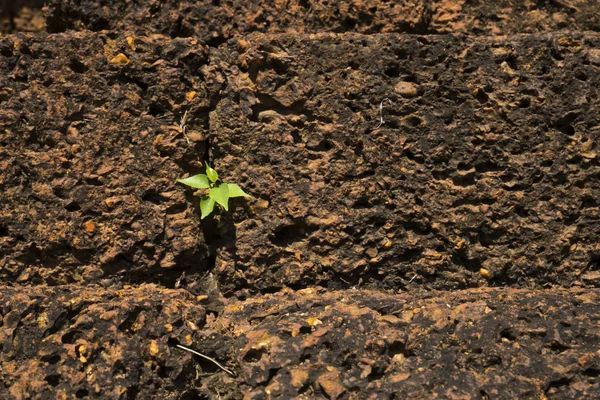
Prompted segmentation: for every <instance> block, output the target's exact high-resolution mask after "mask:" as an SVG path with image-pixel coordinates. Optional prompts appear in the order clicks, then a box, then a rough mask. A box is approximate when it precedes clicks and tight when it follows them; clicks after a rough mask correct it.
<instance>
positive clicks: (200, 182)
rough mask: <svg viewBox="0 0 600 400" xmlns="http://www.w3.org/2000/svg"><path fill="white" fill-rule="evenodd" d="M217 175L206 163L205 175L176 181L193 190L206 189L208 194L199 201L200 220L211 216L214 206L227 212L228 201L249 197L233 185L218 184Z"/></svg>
mask: <svg viewBox="0 0 600 400" xmlns="http://www.w3.org/2000/svg"><path fill="white" fill-rule="evenodd" d="M218 180H219V174H218V173H217V171H215V170H214V169H213V168H211V167H209V166H208V163H206V174H198V175H194V176H190V177H189V178H185V179H177V182H179V183H183V184H184V185H188V186H190V187H193V188H195V189H208V194H206V195H204V196H203V197H202V198H201V199H200V218H201V219H204V218H206V217H208V216H209V215H210V214H212V212H213V210H214V209H215V204H218V205H220V206H221V207H223V208H224V209H225V211H229V199H231V198H233V197H249V195H248V194H246V193H245V192H244V191H243V190H242V188H240V187H239V186H238V185H236V184H235V183H224V182H218V183H217V181H218Z"/></svg>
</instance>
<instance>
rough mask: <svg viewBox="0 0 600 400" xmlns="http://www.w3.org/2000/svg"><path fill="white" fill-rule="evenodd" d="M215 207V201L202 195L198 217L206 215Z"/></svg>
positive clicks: (202, 217) (201, 217)
mask: <svg viewBox="0 0 600 400" xmlns="http://www.w3.org/2000/svg"><path fill="white" fill-rule="evenodd" d="M214 208H215V201H214V200H213V199H211V198H210V197H208V196H207V197H203V198H202V199H201V200H200V219H204V218H206V217H208V216H209V215H210V214H211V213H212V212H213V210H214Z"/></svg>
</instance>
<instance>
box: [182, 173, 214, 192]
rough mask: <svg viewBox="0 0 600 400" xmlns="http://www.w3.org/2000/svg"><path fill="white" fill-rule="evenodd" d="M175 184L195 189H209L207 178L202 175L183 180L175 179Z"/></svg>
mask: <svg viewBox="0 0 600 400" xmlns="http://www.w3.org/2000/svg"><path fill="white" fill-rule="evenodd" d="M177 182H179V183H183V184H184V185H188V186H191V187H193V188H197V189H208V188H209V187H210V184H209V183H208V177H207V176H206V175H204V174H198V175H194V176H190V177H189V178H185V179H177Z"/></svg>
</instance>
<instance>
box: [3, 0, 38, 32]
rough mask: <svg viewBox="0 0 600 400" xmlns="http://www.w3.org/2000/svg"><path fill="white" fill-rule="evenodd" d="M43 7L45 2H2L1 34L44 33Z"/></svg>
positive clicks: (10, 0)
mask: <svg viewBox="0 0 600 400" xmlns="http://www.w3.org/2000/svg"><path fill="white" fill-rule="evenodd" d="M43 5H44V0H18V1H16V0H0V33H5V32H38V31H43V30H44V29H45V28H46V19H45V15H44V13H43V12H42V7H43Z"/></svg>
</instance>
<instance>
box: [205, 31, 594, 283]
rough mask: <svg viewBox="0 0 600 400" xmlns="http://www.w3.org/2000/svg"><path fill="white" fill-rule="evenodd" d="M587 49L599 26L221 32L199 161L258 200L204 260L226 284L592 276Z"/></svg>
mask: <svg viewBox="0 0 600 400" xmlns="http://www.w3.org/2000/svg"><path fill="white" fill-rule="evenodd" d="M599 49H600V35H598V34H586V35H581V34H564V35H563V34H552V35H547V34H539V35H535V36H523V37H511V38H498V39H493V38H489V39H487V38H486V39H483V38H477V39H473V38H469V37H461V36H436V37H433V36H430V37H423V36H399V35H369V36H364V35H352V34H343V35H333V34H322V35H317V36H304V37H302V36H298V35H286V36H281V35H277V36H264V35H254V36H250V37H247V38H245V39H242V40H233V41H232V42H230V43H229V46H228V47H225V46H223V47H220V48H219V49H217V50H216V51H215V52H214V55H211V59H213V60H217V59H224V60H226V62H225V63H221V65H222V69H221V73H222V74H223V76H224V78H226V79H227V80H228V84H227V87H226V89H225V90H224V91H223V93H222V95H221V99H220V100H219V103H218V105H217V107H216V110H215V111H214V112H213V113H211V123H210V129H211V135H212V137H214V140H213V142H212V150H211V151H212V153H211V154H212V158H213V159H214V160H215V165H216V166H217V168H218V169H220V170H223V171H228V173H229V174H230V175H232V176H235V177H236V178H237V179H238V180H240V181H241V182H242V184H243V186H244V187H246V188H248V191H249V193H252V194H253V195H254V196H256V197H258V198H260V199H261V200H262V203H263V205H264V210H255V209H252V210H251V211H252V212H251V213H248V214H243V215H242V216H241V217H240V218H239V221H240V222H239V224H237V225H236V236H235V246H233V243H230V244H229V245H228V246H223V251H222V253H221V254H220V255H219V256H218V257H217V260H216V267H217V270H218V271H219V273H220V276H221V281H222V284H223V287H224V288H225V289H226V290H227V291H229V290H231V289H233V288H231V285H232V284H233V283H235V284H236V285H239V286H238V287H239V288H248V287H250V288H257V289H265V288H272V287H275V288H276V287H281V285H282V284H286V285H288V286H291V287H304V286H310V285H313V284H322V285H329V286H330V287H331V286H334V285H337V286H338V287H348V285H354V284H368V285H372V287H378V288H393V289H398V288H402V287H405V286H406V285H407V284H408V282H409V281H410V282H412V283H411V285H412V286H413V287H414V285H424V286H425V287H429V288H436V289H454V288H465V287H472V286H478V285H485V284H486V282H488V281H489V282H491V283H492V284H494V285H497V284H502V285H506V284H514V283H516V284H519V285H535V284H538V285H542V284H545V283H553V284H560V285H564V286H569V285H572V284H573V283H575V282H576V281H577V282H578V283H579V284H583V285H588V286H595V285H598V284H600V281H599V279H600V272H599V269H600V264H599V263H598V260H599V259H600V247H599V245H598V243H600V236H599V235H600V225H599V221H600V214H599V211H600V209H599V208H598V206H599V203H598V199H599V198H600V186H599V181H598V176H599V174H600V158H599V157H598V154H597V147H596V146H597V142H598V140H599V139H600V98H599V92H598V88H599V87H600V59H599V58H598V57H599V54H600V53H599V51H600V50H599ZM381 118H383V123H382V120H381ZM258 205H261V203H260V202H259V203H258ZM229 249H232V250H229ZM265 267H266V273H265ZM234 274H235V275H236V276H239V278H240V279H239V280H238V281H235V282H232V281H231V279H230V277H231V276H232V275H234ZM238 287H236V288H235V289H237V288H238Z"/></svg>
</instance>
